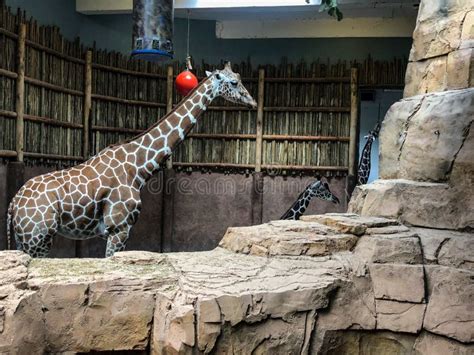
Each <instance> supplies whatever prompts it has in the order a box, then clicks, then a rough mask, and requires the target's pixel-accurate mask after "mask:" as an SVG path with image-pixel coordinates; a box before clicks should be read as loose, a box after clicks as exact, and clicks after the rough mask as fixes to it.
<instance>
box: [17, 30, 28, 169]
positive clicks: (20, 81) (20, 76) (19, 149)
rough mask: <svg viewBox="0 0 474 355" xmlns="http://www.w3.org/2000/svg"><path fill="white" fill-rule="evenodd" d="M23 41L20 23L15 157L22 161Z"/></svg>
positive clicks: (23, 110)
mask: <svg viewBox="0 0 474 355" xmlns="http://www.w3.org/2000/svg"><path fill="white" fill-rule="evenodd" d="M25 41H26V25H25V24H24V23H22V24H20V32H19V34H18V52H17V74H18V76H17V78H16V154H17V156H16V159H17V161H20V162H22V161H23V151H24V144H25V142H24V139H25V131H24V121H23V118H24V114H25Z"/></svg>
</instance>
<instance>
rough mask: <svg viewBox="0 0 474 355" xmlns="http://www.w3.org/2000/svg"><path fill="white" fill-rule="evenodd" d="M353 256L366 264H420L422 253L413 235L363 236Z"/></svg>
mask: <svg viewBox="0 0 474 355" xmlns="http://www.w3.org/2000/svg"><path fill="white" fill-rule="evenodd" d="M354 255H355V256H357V257H359V258H361V259H363V260H364V262H366V263H381V264H383V263H399V264H421V263H422V262H423V253H422V250H421V245H420V241H419V238H418V236H417V235H416V234H415V233H411V234H410V233H402V234H389V235H384V234H381V235H370V236H363V237H361V238H360V240H359V242H358V243H357V246H356V248H355V249H354Z"/></svg>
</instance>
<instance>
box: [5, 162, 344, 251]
mask: <svg viewBox="0 0 474 355" xmlns="http://www.w3.org/2000/svg"><path fill="white" fill-rule="evenodd" d="M8 169H9V168H8V166H7V165H4V164H0V213H1V214H0V228H1V230H0V243H1V244H0V249H5V246H6V210H7V205H8V202H9V198H7V195H6V194H5V192H3V193H2V192H1V191H14V190H15V189H14V188H12V187H11V186H10V187H9V186H7V184H11V181H10V182H7V178H6V177H7V175H8V174H9V172H8ZM50 170H52V168H48V167H42V166H34V167H31V166H29V167H26V168H25V172H24V181H26V179H30V178H31V177H33V176H36V175H39V174H42V173H44V172H47V171H50ZM10 175H11V174H10ZM165 176H166V177H165ZM262 179H263V189H262V195H261V198H260V200H259V199H255V195H256V192H255V178H254V177H253V176H252V175H248V176H246V175H243V174H242V175H239V174H233V175H225V174H220V173H211V174H202V173H199V172H194V173H192V174H188V173H182V172H180V173H178V172H174V171H166V172H165V173H162V172H160V173H158V174H156V176H154V177H153V178H152V179H151V180H150V181H149V182H148V184H147V185H146V186H145V188H144V189H143V190H142V201H143V208H142V213H141V215H140V218H139V219H138V222H137V224H136V225H135V226H134V227H133V229H132V235H131V237H130V239H129V241H128V243H127V250H148V251H155V252H159V251H162V250H164V251H192V250H210V249H213V248H215V247H216V246H217V244H218V243H219V241H220V239H221V238H222V236H223V235H224V233H225V231H226V230H227V228H228V227H232V226H245V225H252V224H258V223H261V222H262V221H263V222H267V221H269V220H274V219H279V217H280V216H281V215H282V214H283V213H284V212H285V211H286V210H287V209H288V208H289V207H290V205H291V204H292V203H293V202H294V201H295V199H296V197H297V196H298V195H299V194H300V193H301V191H302V190H303V189H304V188H305V187H306V186H307V185H308V184H309V183H310V182H312V181H313V180H314V178H312V177H287V178H284V177H269V176H263V178H262ZM329 183H330V185H331V189H332V190H333V193H335V194H336V195H337V196H338V197H339V198H340V199H341V201H343V200H345V198H344V196H345V192H344V188H345V178H332V179H329ZM12 193H13V192H12ZM255 210H260V213H261V217H257V218H256V217H255V213H254V211H255ZM345 210H346V204H345V203H342V204H341V205H334V204H332V203H329V202H325V201H321V200H317V199H315V200H313V201H312V202H311V204H310V206H309V208H308V211H307V214H314V213H324V212H343V211H345ZM105 244H106V242H105V240H102V239H99V238H95V239H89V240H85V241H80V242H76V241H73V240H69V239H65V238H61V237H58V238H55V239H54V242H53V248H52V251H51V254H50V256H51V257H74V256H80V257H103V255H104V254H105Z"/></svg>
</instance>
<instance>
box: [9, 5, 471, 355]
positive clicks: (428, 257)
mask: <svg viewBox="0 0 474 355" xmlns="http://www.w3.org/2000/svg"><path fill="white" fill-rule="evenodd" d="M473 19H474V14H473V10H472V4H471V1H468V0H458V1H454V0H448V1H446V0H443V1H441V0H436V1H422V3H421V6H420V12H419V16H418V21H417V22H418V23H417V27H416V30H415V33H414V44H413V49H412V52H411V55H410V63H409V67H408V72H407V86H406V89H405V96H406V98H405V99H403V100H402V101H400V102H398V103H396V104H395V105H394V106H392V108H391V109H390V111H389V112H388V114H387V117H386V118H385V121H384V123H383V126H382V130H381V133H380V150H381V159H380V175H381V179H380V180H377V181H375V182H374V183H372V184H370V185H364V186H359V187H357V188H356V190H355V194H354V197H353V199H352V200H351V202H350V213H347V214H326V215H317V216H305V217H303V218H302V219H301V221H274V222H270V223H267V224H263V225H260V226H253V227H239V228H229V229H228V231H227V233H226V234H225V235H224V237H223V239H222V241H221V243H220V245H219V247H218V248H216V249H215V250H212V251H208V252H192V253H169V254H156V253H148V252H122V253H117V254H116V255H115V256H114V257H112V258H109V259H37V260H32V259H31V258H30V257H29V256H27V255H26V254H23V253H20V252H15V251H5V252H0V353H2V354H4V353H5V354H28V355H30V354H43V353H61V354H62V353H68V354H71V353H87V352H91V351H111V350H124V351H133V352H134V353H137V354H138V353H140V352H141V353H143V354H145V353H152V354H207V353H217V354H285V355H287V354H355V355H362V354H413V355H414V354H426V355H437V354H439V355H446V354H456V355H457V354H461V355H463V354H466V355H467V354H472V353H474V307H473V304H474V282H473V280H474V235H473V233H472V228H474V212H473V211H474V199H473V194H474V193H473V190H472V186H473V180H472V179H473V173H474V137H473V134H474V132H473V131H472V130H471V125H472V120H473V117H474V112H473V107H474V102H473V101H474V89H473V88H472V68H473V67H472V48H473V43H474V39H473V32H472V31H473V30H472V27H473V26H472V24H473ZM454 89H455V90H454ZM412 95H416V96H412ZM354 212H355V213H357V214H355V213H354Z"/></svg>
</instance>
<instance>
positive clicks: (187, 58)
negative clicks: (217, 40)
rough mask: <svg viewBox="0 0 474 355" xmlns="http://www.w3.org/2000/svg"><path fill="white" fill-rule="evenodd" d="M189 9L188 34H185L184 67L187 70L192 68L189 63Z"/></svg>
mask: <svg viewBox="0 0 474 355" xmlns="http://www.w3.org/2000/svg"><path fill="white" fill-rule="evenodd" d="M190 12H191V11H190V10H188V34H187V38H186V68H187V69H188V70H193V67H192V65H191V56H190V55H189V27H190V26H189V23H190V20H189V14H190Z"/></svg>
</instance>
